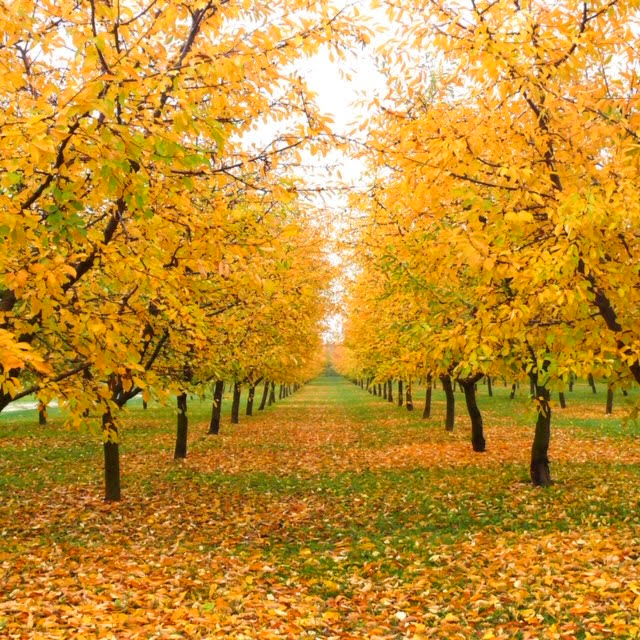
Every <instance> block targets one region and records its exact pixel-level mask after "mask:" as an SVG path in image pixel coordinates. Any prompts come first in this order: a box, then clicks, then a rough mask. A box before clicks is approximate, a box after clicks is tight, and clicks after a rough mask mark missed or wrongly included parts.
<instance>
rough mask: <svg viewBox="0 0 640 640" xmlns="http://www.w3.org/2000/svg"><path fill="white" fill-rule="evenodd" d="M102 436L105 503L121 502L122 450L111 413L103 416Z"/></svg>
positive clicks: (105, 413)
mask: <svg viewBox="0 0 640 640" xmlns="http://www.w3.org/2000/svg"><path fill="white" fill-rule="evenodd" d="M102 435H103V444H102V447H103V451H104V499H105V502H119V501H120V449H119V447H118V428H117V427H116V425H115V423H114V421H113V417H112V415H111V412H110V411H109V410H108V409H107V411H105V412H104V413H103V414H102Z"/></svg>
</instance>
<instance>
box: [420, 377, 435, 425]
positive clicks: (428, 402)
mask: <svg viewBox="0 0 640 640" xmlns="http://www.w3.org/2000/svg"><path fill="white" fill-rule="evenodd" d="M432 387H433V384H432V383H431V376H428V377H427V391H426V393H425V397H424V411H423V412H422V417H423V418H425V419H426V418H430V417H431V393H432V392H431V389H432Z"/></svg>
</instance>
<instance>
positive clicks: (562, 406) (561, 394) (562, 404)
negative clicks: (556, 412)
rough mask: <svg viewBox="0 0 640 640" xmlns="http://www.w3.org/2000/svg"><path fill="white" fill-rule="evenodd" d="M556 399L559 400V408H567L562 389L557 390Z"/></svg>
mask: <svg viewBox="0 0 640 640" xmlns="http://www.w3.org/2000/svg"><path fill="white" fill-rule="evenodd" d="M558 399H559V400H560V408H561V409H566V408H567V399H566V398H565V397H564V391H560V392H558Z"/></svg>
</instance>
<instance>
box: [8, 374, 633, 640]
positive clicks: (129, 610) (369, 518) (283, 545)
mask: <svg viewBox="0 0 640 640" xmlns="http://www.w3.org/2000/svg"><path fill="white" fill-rule="evenodd" d="M599 387H600V388H599V389H598V394H597V395H596V396H593V394H592V393H591V390H590V389H589V388H588V387H587V386H586V385H584V384H580V383H579V384H577V385H576V390H575V391H574V392H573V393H572V394H567V399H568V403H569V406H568V408H567V409H565V410H562V411H561V410H560V409H558V410H557V411H555V412H554V432H553V437H552V449H551V460H552V471H553V475H554V478H555V480H556V483H555V484H554V486H552V487H551V488H550V489H546V490H543V489H536V488H533V487H531V486H530V485H529V483H528V472H527V462H528V460H527V458H528V452H529V447H530V441H531V437H532V433H533V422H534V420H535V414H534V413H533V410H532V408H531V404H530V402H529V401H528V400H527V397H526V392H527V390H526V389H521V390H520V392H519V395H518V398H516V399H515V400H509V399H508V394H509V389H508V388H505V387H503V386H502V385H500V384H497V385H495V387H494V393H495V395H494V397H493V398H488V397H487V396H486V387H484V386H482V385H481V386H480V387H479V395H480V405H481V408H482V409H483V412H484V418H485V425H486V437H487V452H486V453H483V454H476V453H473V451H471V446H470V443H469V427H468V424H467V419H466V417H465V414H464V402H463V396H462V395H461V394H457V403H458V408H459V412H458V417H457V420H456V429H455V431H454V433H453V434H448V433H446V432H445V431H444V428H443V426H442V420H443V417H442V414H443V408H444V405H443V399H442V397H441V395H440V393H441V392H440V390H437V391H436V394H435V402H434V409H433V414H432V415H433V418H432V419H430V420H422V419H421V417H420V416H421V412H422V411H421V410H422V406H421V403H422V398H423V390H422V389H420V388H416V390H415V393H414V399H415V402H416V410H415V411H414V412H413V413H409V412H407V411H406V410H405V409H404V408H398V407H397V406H395V405H391V404H389V403H386V402H384V401H383V400H382V399H380V398H375V397H373V396H371V395H369V394H367V393H365V392H363V391H362V390H360V389H358V388H356V387H355V386H353V385H351V384H350V383H348V382H346V381H344V380H342V379H340V378H320V379H317V380H315V381H314V382H312V383H311V384H310V385H308V386H306V387H305V388H303V389H302V390H301V391H299V392H298V393H297V394H295V395H294V396H293V397H291V398H288V399H286V400H284V401H279V402H278V403H277V404H276V405H275V406H273V407H270V408H268V409H267V410H266V411H264V412H257V413H258V415H256V416H254V417H252V418H246V417H243V418H242V420H241V424H240V425H238V426H231V425H230V424H229V423H228V400H227V402H226V403H225V408H224V414H225V418H224V423H223V427H222V431H221V434H220V435H219V436H217V437H214V436H207V435H206V429H207V425H208V411H209V405H210V400H209V399H204V400H198V399H197V398H196V399H193V400H192V401H191V403H190V413H191V424H190V442H189V447H190V450H189V457H188V459H187V460H186V461H184V462H179V463H176V462H174V461H173V460H172V453H173V438H174V428H175V427H174V412H173V409H172V408H163V407H151V408H150V409H148V410H146V411H143V410H142V408H141V407H139V406H137V407H134V408H132V409H131V410H130V412H129V413H128V415H127V417H126V418H125V428H124V430H123V431H124V432H123V442H122V471H123V492H124V500H123V502H122V503H120V504H104V503H103V502H102V500H101V496H102V488H101V466H100V465H101V446H100V442H99V438H98V435H97V434H95V433H78V432H67V431H64V430H63V429H62V428H61V420H62V417H61V416H60V414H59V413H57V414H55V415H52V416H51V420H50V424H49V425H47V426H46V427H39V426H38V425H37V416H36V415H35V412H34V411H27V412H22V413H14V414H7V415H3V416H0V441H1V442H0V452H1V453H0V637H7V638H13V637H15V638H118V639H120V638H214V637H215V638H226V637H229V638H265V639H267V638H291V639H297V638H397V639H400V638H416V639H417V638H427V637H434V638H493V637H497V638H604V637H625V638H630V637H636V636H638V635H639V633H640V632H639V631H638V629H640V609H639V608H640V573H639V572H638V568H637V567H638V560H639V558H640V534H639V533H638V531H639V529H638V525H639V524H640V515H639V509H638V506H639V504H638V503H639V501H640V490H639V489H638V480H639V475H640V474H639V470H640V439H639V431H638V427H637V425H636V424H635V423H633V422H629V421H625V419H624V418H625V415H626V409H625V408H624V406H623V404H622V396H620V397H618V396H617V397H616V400H617V408H616V412H615V414H614V416H613V417H605V416H604V400H605V391H606V390H605V388H604V386H602V385H599ZM636 395H637V394H632V395H630V399H631V400H633V399H634V397H636ZM52 414H53V412H52Z"/></svg>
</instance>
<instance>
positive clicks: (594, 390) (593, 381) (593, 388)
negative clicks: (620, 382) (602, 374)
mask: <svg viewBox="0 0 640 640" xmlns="http://www.w3.org/2000/svg"><path fill="white" fill-rule="evenodd" d="M587 380H588V382H589V386H590V387H591V391H593V393H596V381H595V380H594V379H593V375H592V374H589V376H588V377H587Z"/></svg>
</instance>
